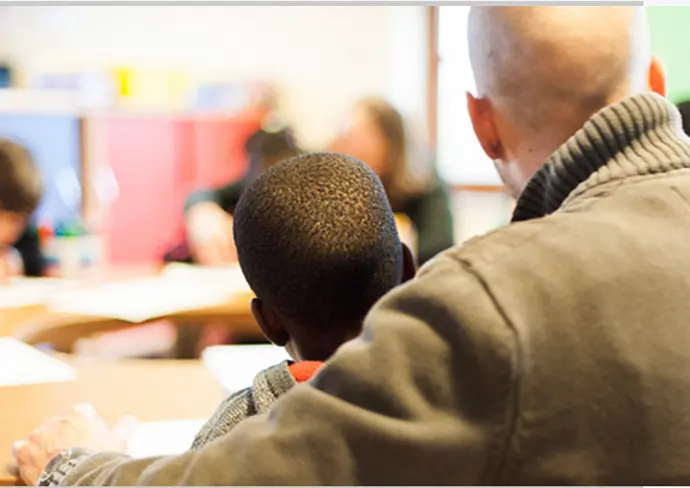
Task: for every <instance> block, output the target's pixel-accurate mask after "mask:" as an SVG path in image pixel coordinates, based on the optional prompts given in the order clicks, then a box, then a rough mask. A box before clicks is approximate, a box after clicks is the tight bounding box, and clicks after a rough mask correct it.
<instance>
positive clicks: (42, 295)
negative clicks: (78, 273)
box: [0, 277, 73, 308]
mask: <svg viewBox="0 0 690 488" xmlns="http://www.w3.org/2000/svg"><path fill="white" fill-rule="evenodd" d="M72 285H73V284H72V283H70V282H68V281H66V280H60V279H56V278H25V277H17V278H12V279H11V280H10V281H9V283H8V284H6V285H0V308H14V307H26V306H30V305H42V304H44V303H47V302H48V301H49V300H51V298H52V297H54V296H55V295H56V294H58V293H61V292H63V291H65V290H68V289H69V287H70V286H72Z"/></svg>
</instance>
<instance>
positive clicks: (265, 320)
mask: <svg viewBox="0 0 690 488" xmlns="http://www.w3.org/2000/svg"><path fill="white" fill-rule="evenodd" d="M251 309H252V315H253V316H254V320H256V323H257V324H259V327H260V328H261V332H263V333H264V335H265V336H266V338H267V339H268V340H269V341H271V342H272V343H273V344H275V345H276V346H280V347H284V346H285V344H287V343H288V341H289V340H290V335H289V334H288V333H287V331H286V330H285V329H284V328H283V327H282V326H281V325H280V319H279V318H278V316H277V315H276V314H275V312H273V309H272V308H271V307H270V306H269V305H267V304H266V303H264V302H262V301H261V300H260V299H258V298H254V299H252V303H251Z"/></svg>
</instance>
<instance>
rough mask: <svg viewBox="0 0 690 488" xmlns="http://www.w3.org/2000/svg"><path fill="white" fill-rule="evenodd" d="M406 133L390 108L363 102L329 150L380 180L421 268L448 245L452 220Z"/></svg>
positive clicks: (424, 156)
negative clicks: (409, 231) (407, 225)
mask: <svg viewBox="0 0 690 488" xmlns="http://www.w3.org/2000/svg"><path fill="white" fill-rule="evenodd" d="M409 132H410V131H409V128H408V127H406V125H405V121H404V119H403V116H402V115H401V113H400V112H399V111H398V110H397V109H396V108H395V107H394V106H393V105H391V104H390V103H389V102H387V101H386V100H384V99H382V98H378V97H367V98H363V99H361V100H359V101H357V102H356V103H355V104H354V107H353V109H352V112H351V113H350V115H349V120H348V124H347V126H346V128H345V130H344V131H343V132H342V133H341V134H340V135H339V136H338V137H337V138H336V140H335V141H334V142H333V144H332V145H331V148H330V150H331V151H334V152H339V153H342V154H346V155H348V156H351V157H353V158H356V159H359V160H360V161H364V162H365V163H366V164H368V165H369V167H371V169H373V170H374V172H375V173H376V174H377V175H378V176H379V178H381V181H382V182H383V185H384V187H385V188H386V194H387V195H388V199H389V201H390V204H391V206H392V207H393V211H394V212H395V213H396V214H399V215H400V214H401V215H404V216H406V217H407V218H409V220H410V221H411V223H412V225H413V227H414V232H415V233H416V235H417V242H416V246H414V247H415V248H416V255H417V260H418V262H419V264H424V263H425V262H426V261H428V260H429V259H431V258H432V257H434V256H435V255H436V254H438V253H439V252H441V251H444V250H445V249H448V248H449V247H451V246H452V245H453V243H454V238H453V215H452V212H451V207H450V199H449V196H448V193H447V191H446V188H445V186H444V185H443V183H442V182H441V180H440V179H439V177H438V176H437V174H436V172H435V170H434V169H435V168H434V167H433V158H432V157H431V155H430V154H429V151H424V150H423V149H422V148H421V146H420V145H419V144H413V143H412V137H410V134H409ZM420 149H421V150H420Z"/></svg>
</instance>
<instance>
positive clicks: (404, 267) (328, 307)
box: [234, 153, 414, 360]
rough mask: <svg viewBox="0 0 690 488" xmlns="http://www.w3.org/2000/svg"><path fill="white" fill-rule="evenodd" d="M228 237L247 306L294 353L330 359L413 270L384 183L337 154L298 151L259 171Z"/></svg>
mask: <svg viewBox="0 0 690 488" xmlns="http://www.w3.org/2000/svg"><path fill="white" fill-rule="evenodd" d="M234 235H235V243H236V245H237V255H238V258H239V262H240V266H241V267H242V271H243V272H244V275H245V277H246V278H247V282H248V283H249V285H250V286H251V288H252V290H253V291H254V293H255V294H256V299H255V300H254V301H253V302H252V312H253V314H254V316H255V318H256V319H257V322H258V323H259V325H260V326H261V328H262V330H263V331H264V333H265V334H266V336H267V337H268V338H269V339H270V340H271V341H273V342H274V343H276V344H278V345H281V346H286V347H287V349H288V352H289V353H290V354H291V355H292V356H293V357H294V358H296V359H311V360H324V359H326V358H328V357H329V356H330V355H331V354H332V353H333V352H334V351H335V350H336V349H337V348H338V347H339V346H340V345H341V344H342V343H343V342H345V341H347V340H349V339H351V338H353V337H355V336H356V335H358V334H359V332H360V329H361V324H362V320H363V319H364V316H365V315H366V313H367V312H368V311H369V309H370V308H371V306H372V305H373V304H374V303H375V302H376V301H377V300H378V299H379V298H381V297H382V296H383V295H384V294H385V293H386V292H388V291H389V290H390V289H392V288H393V287H395V286H396V285H397V284H399V283H401V282H402V281H405V280H407V279H409V278H411V277H412V276H413V275H414V263H413V260H412V256H411V254H410V252H409V250H407V248H406V247H404V245H403V244H402V243H401V242H400V239H399V237H398V232H397V229H396V226H395V219H394V216H393V212H392V211H391V207H390V204H389V203H388V199H387V198H386V192H385V190H384V189H383V185H382V184H381V181H380V180H379V179H378V177H377V176H376V174H375V173H374V172H373V171H372V170H371V169H370V168H369V167H367V166H366V165H365V164H364V163H362V162H360V161H358V160H356V159H352V158H349V157H347V156H342V155H339V154H329V153H319V154H307V155H303V156H297V157H294V158H291V159H288V160H286V161H283V162H281V163H279V164H278V165H277V166H273V167H272V168H270V169H268V170H267V171H266V172H264V173H263V174H261V175H260V176H259V177H258V178H257V179H256V180H254V182H253V183H252V184H251V185H250V186H249V188H248V189H247V190H246V191H245V192H244V194H243V195H242V198H241V199H240V201H239V203H238V204H237V207H236V208H235V214H234Z"/></svg>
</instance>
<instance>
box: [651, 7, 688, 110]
mask: <svg viewBox="0 0 690 488" xmlns="http://www.w3.org/2000/svg"><path fill="white" fill-rule="evenodd" d="M647 19H648V21H649V33H650V36H651V41H652V53H653V54H655V55H656V56H658V57H659V58H660V59H661V61H662V63H663V66H664V68H665V71H666V87H667V95H668V98H669V99H670V100H671V101H672V102H674V103H678V102H682V101H685V100H690V7H647Z"/></svg>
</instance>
